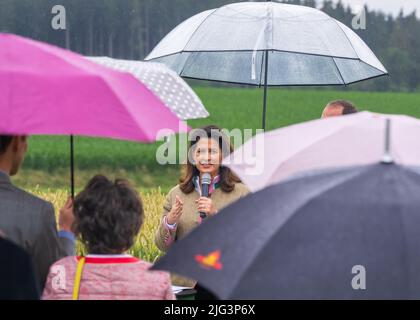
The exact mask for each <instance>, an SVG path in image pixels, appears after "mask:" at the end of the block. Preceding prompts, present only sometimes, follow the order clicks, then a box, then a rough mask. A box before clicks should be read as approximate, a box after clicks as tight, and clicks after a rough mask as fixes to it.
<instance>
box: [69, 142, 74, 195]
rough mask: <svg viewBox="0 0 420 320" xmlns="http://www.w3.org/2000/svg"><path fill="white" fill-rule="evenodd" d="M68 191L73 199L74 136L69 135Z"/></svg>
mask: <svg viewBox="0 0 420 320" xmlns="http://www.w3.org/2000/svg"><path fill="white" fill-rule="evenodd" d="M70 192H71V198H72V199H74V138H73V135H72V134H71V135H70Z"/></svg>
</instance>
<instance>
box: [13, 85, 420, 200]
mask: <svg viewBox="0 0 420 320" xmlns="http://www.w3.org/2000/svg"><path fill="white" fill-rule="evenodd" d="M194 89H195V91H196V92H197V94H198V95H199V96H200V98H201V99H202V101H203V103H204V105H205V106H206V108H207V109H208V111H209V112H210V114H211V116H210V117H209V118H207V119H200V120H194V121H189V122H188V125H190V126H191V127H198V126H201V125H206V124H217V125H219V126H221V127H223V128H227V129H233V128H239V129H245V128H250V129H256V128H260V127H261V109H262V106H261V105H262V90H261V89H258V88H237V87H232V88H212V87H195V88H194ZM335 99H348V100H351V101H353V102H354V103H355V104H356V105H357V106H358V107H359V109H360V110H370V111H375V112H381V113H399V114H407V115H411V116H415V117H419V118H420V93H378V92H355V91H347V90H326V89H318V90H317V89H310V90H307V89H269V93H268V110H267V128H268V129H269V130H271V129H274V128H278V127H282V126H286V125H289V124H293V123H298V122H302V121H306V120H311V119H316V118H319V116H320V114H321V111H322V109H323V107H324V106H325V104H326V103H327V102H328V101H331V100H335ZM158 146H159V144H158V143H155V144H137V143H131V142H124V141H115V140H108V139H94V138H85V137H76V139H75V154H76V168H77V171H76V185H77V187H78V188H80V187H82V186H83V185H84V184H85V182H86V181H87V179H89V177H91V176H92V175H93V174H95V173H98V172H101V173H105V174H107V175H109V176H111V177H115V176H121V177H125V178H128V179H130V180H132V181H133V182H134V183H135V184H136V185H137V186H138V187H139V188H141V189H143V190H148V189H151V188H155V187H158V186H161V187H162V191H164V192H165V191H167V190H168V189H169V188H170V187H171V186H172V185H174V184H176V180H177V177H178V173H179V167H178V166H177V165H166V166H161V165H159V164H157V163H156V160H155V152H156V148H157V147H158ZM68 168H69V138H68V137H42V136H36V137H35V136H34V137H31V138H30V150H29V153H28V155H27V158H26V160H25V163H24V167H23V170H22V172H21V173H20V174H19V175H18V176H17V177H15V178H14V180H15V182H16V183H17V184H18V185H20V186H22V187H25V188H33V187H34V186H36V185H39V188H41V189H44V188H45V189H46V188H66V187H67V186H68V181H69V174H68Z"/></svg>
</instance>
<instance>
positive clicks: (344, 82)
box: [331, 57, 360, 85]
mask: <svg viewBox="0 0 420 320" xmlns="http://www.w3.org/2000/svg"><path fill="white" fill-rule="evenodd" d="M331 59H332V60H333V61H334V65H335V67H336V68H337V71H338V74H339V75H340V78H341V80H342V81H343V84H344V85H346V81H344V78H343V75H342V74H341V71H340V69H339V68H338V66H337V63H336V62H335V58H334V57H332V58H331ZM359 61H360V60H359Z"/></svg>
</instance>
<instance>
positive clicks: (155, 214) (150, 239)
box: [29, 187, 165, 262]
mask: <svg viewBox="0 0 420 320" xmlns="http://www.w3.org/2000/svg"><path fill="white" fill-rule="evenodd" d="M29 191H30V192H31V193H33V194H35V195H37V196H39V197H41V198H43V199H45V200H47V201H50V202H51V203H52V204H53V205H54V208H55V212H56V214H57V221H58V212H59V210H60V208H61V207H62V206H63V205H64V203H65V202H66V200H67V197H68V193H67V190H63V189H54V190H49V189H46V190H42V189H40V188H39V187H35V188H34V189H32V190H29ZM140 196H141V198H142V200H143V206H144V211H145V215H146V216H145V221H144V223H143V226H142V228H141V231H140V233H139V235H138V236H137V238H136V240H135V243H134V246H133V247H132V248H131V250H130V251H129V253H130V254H132V255H134V256H136V257H139V258H141V259H143V260H145V261H149V262H154V261H156V259H157V258H158V257H159V256H161V255H162V253H161V252H160V250H159V249H158V248H157V247H156V245H155V243H154V235H155V233H156V230H157V227H158V226H159V223H160V219H161V217H162V206H163V201H164V200H165V194H164V193H163V192H162V191H161V190H160V189H159V188H157V189H154V190H151V191H149V192H146V193H144V192H141V194H140ZM84 253H85V250H84V247H83V245H82V244H81V243H80V242H79V241H78V243H77V254H84Z"/></svg>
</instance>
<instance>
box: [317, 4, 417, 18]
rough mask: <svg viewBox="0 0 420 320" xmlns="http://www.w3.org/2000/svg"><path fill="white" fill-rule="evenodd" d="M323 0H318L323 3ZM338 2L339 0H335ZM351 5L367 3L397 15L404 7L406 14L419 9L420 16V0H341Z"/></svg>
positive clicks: (372, 7)
mask: <svg viewBox="0 0 420 320" xmlns="http://www.w3.org/2000/svg"><path fill="white" fill-rule="evenodd" d="M321 1H322V0H318V3H321ZM334 1H335V2H338V0H334ZM341 1H342V2H343V3H345V4H349V5H350V6H351V7H358V6H361V5H364V4H367V5H368V7H369V8H370V9H375V10H381V11H383V12H385V13H392V14H393V15H397V14H398V13H399V12H400V9H401V8H403V10H404V15H407V14H409V13H411V12H412V11H413V10H414V9H417V17H420V0H341Z"/></svg>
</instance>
